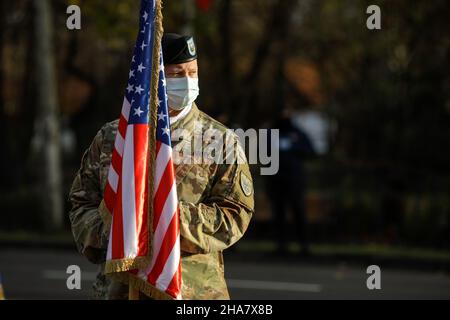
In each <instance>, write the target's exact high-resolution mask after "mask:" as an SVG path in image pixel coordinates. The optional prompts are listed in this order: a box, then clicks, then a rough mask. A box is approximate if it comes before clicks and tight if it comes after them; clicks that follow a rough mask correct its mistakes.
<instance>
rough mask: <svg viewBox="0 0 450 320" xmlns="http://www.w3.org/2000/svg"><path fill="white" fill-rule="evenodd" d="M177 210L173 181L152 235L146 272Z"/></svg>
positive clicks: (148, 271)
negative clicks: (150, 253) (149, 261)
mask: <svg viewBox="0 0 450 320" xmlns="http://www.w3.org/2000/svg"><path fill="white" fill-rule="evenodd" d="M176 210H177V184H176V183H175V181H174V183H173V185H172V189H171V190H170V192H169V195H168V197H167V199H166V203H165V204H164V207H163V211H162V213H161V217H160V218H159V222H158V226H157V227H156V230H155V233H154V235H153V257H152V262H151V263H150V265H149V267H148V268H147V274H149V273H150V271H151V270H152V269H153V266H154V265H155V263H156V258H157V257H158V255H159V251H160V250H161V244H162V241H163V239H164V236H165V234H166V232H167V229H168V228H169V225H170V222H171V221H172V218H173V216H174V214H175V213H176Z"/></svg>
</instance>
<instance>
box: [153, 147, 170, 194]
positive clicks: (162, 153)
mask: <svg viewBox="0 0 450 320" xmlns="http://www.w3.org/2000/svg"><path fill="white" fill-rule="evenodd" d="M171 157H172V148H171V147H169V146H168V145H167V144H165V143H161V147H160V149H159V152H158V155H157V156H156V160H155V162H156V170H155V186H159V184H160V182H161V179H162V176H163V175H164V172H166V167H167V163H168V162H169V160H170V158H171ZM155 193H156V192H155ZM154 196H155V195H153V197H154Z"/></svg>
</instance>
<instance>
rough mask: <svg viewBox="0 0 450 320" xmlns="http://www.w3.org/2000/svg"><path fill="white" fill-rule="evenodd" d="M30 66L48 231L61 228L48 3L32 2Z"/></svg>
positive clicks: (59, 161)
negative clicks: (34, 95) (32, 72)
mask: <svg viewBox="0 0 450 320" xmlns="http://www.w3.org/2000/svg"><path fill="white" fill-rule="evenodd" d="M33 8H34V35H35V42H34V43H35V48H34V63H35V68H36V69H35V70H36V72H35V73H34V74H35V75H36V79H35V85H36V95H37V97H36V107H37V117H36V122H35V132H34V138H33V139H34V141H36V142H37V143H36V144H35V146H37V150H35V151H36V152H37V159H39V162H40V163H42V168H37V170H39V177H40V188H39V192H40V199H41V201H42V206H43V209H44V212H45V213H46V216H45V226H46V228H47V229H48V230H57V229H61V228H62V227H63V201H62V194H61V190H62V185H61V155H60V141H59V139H60V134H59V118H58V115H57V113H58V105H57V88H56V75H55V66H54V63H55V59H54V56H53V27H52V23H53V18H52V11H51V6H50V1H49V0H33Z"/></svg>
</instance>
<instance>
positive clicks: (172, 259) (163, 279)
mask: <svg viewBox="0 0 450 320" xmlns="http://www.w3.org/2000/svg"><path fill="white" fill-rule="evenodd" d="M179 264H180V237H178V239H177V241H175V244H174V246H173V248H172V252H171V253H170V255H169V258H168V259H167V261H166V264H165V266H164V269H163V271H162V272H161V274H160V276H159V277H158V280H156V287H157V288H158V289H160V290H162V291H166V290H167V287H168V286H169V284H170V282H172V279H173V276H174V275H175V273H176V272H177V271H178V266H179Z"/></svg>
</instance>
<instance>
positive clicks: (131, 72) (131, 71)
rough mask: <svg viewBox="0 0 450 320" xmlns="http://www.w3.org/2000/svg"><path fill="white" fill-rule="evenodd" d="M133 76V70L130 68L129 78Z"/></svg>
mask: <svg viewBox="0 0 450 320" xmlns="http://www.w3.org/2000/svg"><path fill="white" fill-rule="evenodd" d="M132 77H134V70H130V78H132Z"/></svg>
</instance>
